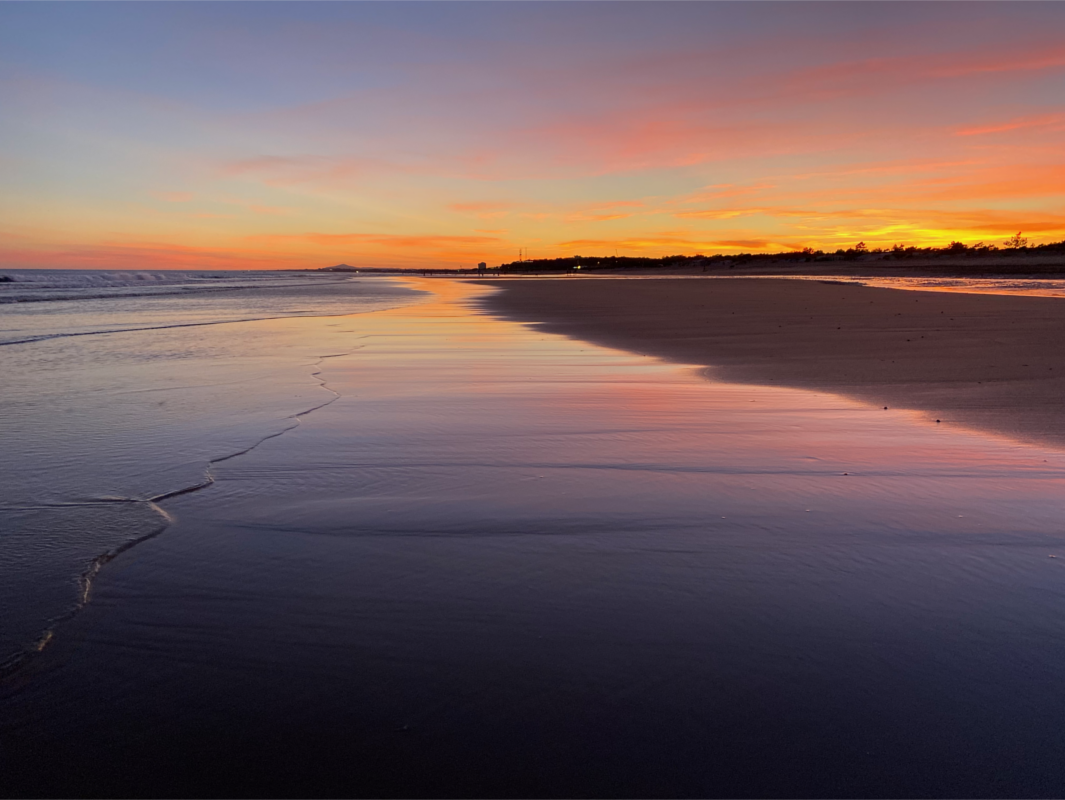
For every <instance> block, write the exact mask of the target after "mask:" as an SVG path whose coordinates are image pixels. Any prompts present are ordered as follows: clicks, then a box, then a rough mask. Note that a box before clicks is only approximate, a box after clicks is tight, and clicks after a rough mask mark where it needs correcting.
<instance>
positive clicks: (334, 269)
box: [320, 264, 359, 272]
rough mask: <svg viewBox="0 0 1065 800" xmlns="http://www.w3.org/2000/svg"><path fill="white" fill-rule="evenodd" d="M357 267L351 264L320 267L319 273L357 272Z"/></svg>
mask: <svg viewBox="0 0 1065 800" xmlns="http://www.w3.org/2000/svg"><path fill="white" fill-rule="evenodd" d="M358 269H359V268H358V267H353V266H351V264H337V265H336V266H335V267H322V268H321V270H320V271H321V272H358Z"/></svg>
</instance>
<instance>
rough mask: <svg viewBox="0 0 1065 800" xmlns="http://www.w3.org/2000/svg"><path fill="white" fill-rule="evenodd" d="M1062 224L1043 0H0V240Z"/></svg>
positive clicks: (745, 237)
mask: <svg viewBox="0 0 1065 800" xmlns="http://www.w3.org/2000/svg"><path fill="white" fill-rule="evenodd" d="M1018 231H1022V232H1023V233H1024V235H1025V236H1027V237H1029V239H1030V240H1032V241H1033V242H1049V241H1060V240H1062V239H1065V4H1063V3H1019V2H1004V3H995V2H949V3H912V2H897V3H874V2H854V3H850V2H828V3H803V2H788V3H779V4H778V3H773V2H746V3H724V2H722V3H717V2H707V3H693V2H684V3H671V2H652V3H641V2H624V3H614V2H587V3H567V2H542V3H521V2H509V3H485V2H477V3H448V2H431V3H419V2H407V3H346V2H343V3H341V2H332V3H315V2H298V3H286V2H270V3H257V2H237V3H61V2H60V3H0V266H5V267H9V268H11V267H59V268H94V269H108V268H114V269H166V268H175V269H242V268H247V269H267V268H294V267H295V268H314V267H321V266H328V265H331V264H336V263H341V262H344V263H348V264H353V265H356V266H366V267H372V266H397V267H427V268H431V267H458V266H465V267H469V266H472V265H474V264H475V263H476V262H478V261H487V262H489V263H490V264H498V263H501V262H509V261H514V260H517V258H518V257H519V252H521V253H527V254H528V257H531V258H548V257H556V256H570V255H612V254H614V253H617V254H618V255H628V256H639V255H647V256H662V255H671V254H680V253H684V254H694V253H704V254H712V253H728V252H741V251H742V252H755V253H759V252H780V251H787V250H792V249H802V248H804V247H812V248H814V249H824V250H835V249H837V248H840V247H843V248H847V247H852V246H854V245H855V244H856V243H857V242H859V241H864V242H865V243H866V245H867V246H869V247H875V246H891V245H894V244H903V245H917V246H925V245H942V244H947V243H949V242H951V241H954V240H958V241H963V242H965V243H966V244H970V245H971V244H976V243H978V242H984V243H989V244H990V243H995V244H1001V242H1002V241H1003V240H1004V239H1005V238H1007V237H1008V236H1010V235H1012V234H1014V233H1016V232H1018Z"/></svg>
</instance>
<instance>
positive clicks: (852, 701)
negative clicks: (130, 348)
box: [0, 281, 1065, 796]
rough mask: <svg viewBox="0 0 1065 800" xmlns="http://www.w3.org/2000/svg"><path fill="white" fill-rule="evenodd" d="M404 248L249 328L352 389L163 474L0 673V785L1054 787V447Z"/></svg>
mask: <svg viewBox="0 0 1065 800" xmlns="http://www.w3.org/2000/svg"><path fill="white" fill-rule="evenodd" d="M409 285H410V286H411V287H412V288H418V289H422V290H426V291H429V292H432V293H433V299H432V300H431V301H429V302H425V303H422V304H420V305H415V306H409V307H403V308H396V309H393V310H388V311H381V312H375V313H369V314H363V315H359V316H358V317H352V318H346V319H350V320H354V321H356V322H357V324H354V323H353V324H351V325H348V324H344V325H343V330H341V329H335V328H332V327H330V326H332V325H336V323H337V321H336V320H322V319H288V320H282V321H277V322H269V323H249V324H247V325H245V326H244V327H241V328H239V329H236V328H235V330H239V331H241V333H240V334H239V335H237V336H236V338H238V339H240V338H243V337H244V336H252V335H253V334H255V332H256V331H258V332H259V334H255V335H265V333H264V331H265V330H267V329H269V331H270V335H271V336H273V337H274V338H273V339H272V341H274V342H284V343H285V345H286V347H287V348H288V349H287V350H283V351H282V352H283V353H284V352H317V353H319V354H322V355H333V356H335V357H331V358H327V359H325V360H323V361H322V362H321V365H320V376H319V377H320V378H321V380H322V381H324V382H325V384H326V386H328V388H329V389H330V390H332V391H334V392H336V393H337V394H338V395H339V398H338V399H337V400H336V402H333V403H331V404H330V405H328V406H325V407H322V408H320V409H318V410H317V411H315V412H313V413H312V414H309V415H307V416H306V417H303V424H301V426H300V427H299V428H296V429H293V430H290V431H288V432H287V433H285V434H284V435H283V436H279V437H276V438H273V439H269V440H267V441H264V442H263V443H262V444H261V445H260V446H258V447H256V448H255V449H254V450H252V451H250V452H249V453H247V454H246V455H243V456H240V457H238V458H233V459H230V460H227V461H224V462H222V463H219V464H217V465H215V467H214V468H213V473H214V478H215V483H214V484H213V485H212V486H211V487H210V488H208V489H206V490H204V491H201V492H196V493H193V494H185V495H180V496H176V497H173V498H170V499H166V500H162V501H160V502H159V506H160V507H161V508H162V509H163V510H164V511H165V512H166V513H167V514H169V515H171V516H172V517H173V518H174V519H175V523H174V524H173V526H172V527H170V528H169V529H167V530H166V532H165V534H164V535H162V536H158V537H156V538H153V539H151V540H149V541H145V542H143V543H142V544H140V545H138V546H137V547H135V548H133V549H131V550H128V551H126V552H125V553H123V554H122V555H121V556H119V557H118V558H116V559H115V560H114V561H112V562H111V563H109V564H107V565H106V567H104V569H103V570H102V572H101V573H100V575H99V576H98V578H97V580H96V582H95V584H94V590H93V598H92V602H91V603H89V604H88V606H86V607H85V609H84V610H83V611H82V612H81V613H80V614H79V615H78V616H77V617H75V618H74V619H73V620H72V621H70V622H68V623H66V624H64V625H63V626H60V628H59V629H58V631H57V635H56V637H55V639H54V641H53V642H52V643H51V644H50V646H49V647H48V648H46V649H45V650H44V652H43V653H42V654H41V655H40V656H38V657H37V658H35V659H33V660H32V661H31V662H30V663H29V664H28V665H27V666H26V667H24V668H23V669H22V670H21V671H19V672H18V673H17V674H16V675H15V676H14V678H12V679H9V680H8V682H7V684H6V687H5V692H4V696H3V700H2V706H0V709H2V711H0V718H2V719H3V720H4V721H3V723H2V724H0V742H2V743H3V746H4V748H5V751H6V755H7V758H8V762H7V763H8V764H11V765H14V769H13V770H10V771H8V772H7V773H6V775H5V777H4V778H3V779H0V786H4V788H5V790H7V791H8V792H9V793H16V794H17V793H20V792H21V793H31V794H109V795H113V794H139V795H203V794H215V795H219V794H225V795H260V796H261V795H274V796H276V795H303V796H306V795H311V796H314V795H332V796H336V795H378V796H380V795H390V796H427V795H433V796H459V795H462V796H470V795H475V796H476V795H493V796H519V795H521V796H530V795H534V796H546V795H552V796H577V795H593V796H622V795H624V796H635V795H647V796H679V795H686V796H713V795H717V796H785V795H786V796H813V795H817V796H869V795H875V796H884V795H893V796H900V795H912V796H929V795H938V796H948V795H949V796H961V795H966V796H974V795H979V796H993V795H1008V796H1017V795H1060V794H1061V792H1062V790H1063V789H1065V765H1063V763H1062V761H1061V759H1060V752H1061V747H1062V745H1063V744H1065V734H1063V733H1062V729H1061V725H1060V721H1061V719H1062V716H1063V714H1065V689H1063V688H1062V687H1061V685H1060V680H1059V677H1058V673H1059V668H1060V663H1061V662H1062V658H1063V657H1065V637H1063V636H1062V633H1063V632H1065V630H1063V628H1065V625H1063V622H1062V619H1063V618H1062V610H1063V608H1065V584H1063V579H1065V573H1063V572H1062V569H1063V568H1065V532H1063V530H1062V525H1061V519H1062V512H1063V511H1065V492H1063V490H1065V454H1062V453H1061V452H1059V451H1055V450H1051V449H1040V448H1035V447H1029V446H1022V445H1019V444H1015V443H1013V442H1010V441H1008V440H1005V439H994V438H990V437H986V436H980V435H976V434H972V433H968V432H964V431H956V430H951V429H948V428H945V427H944V426H942V425H939V426H937V425H935V424H934V423H930V422H929V421H928V420H925V419H924V418H922V417H921V416H920V415H917V414H912V413H907V412H897V411H885V410H883V409H871V408H868V407H865V406H861V405H859V404H857V403H853V402H850V401H846V400H842V399H840V398H837V397H833V396H831V395H823V394H822V395H818V394H813V393H809V392H801V391H795V390H785V389H779V388H770V387H752V386H735V385H727V384H719V383H713V382H711V381H709V380H707V379H706V377H705V376H704V375H703V374H702V371H701V370H698V369H695V368H690V367H683V366H676V365H668V364H663V363H660V362H657V361H655V360H653V359H650V358H644V357H640V356H637V355H633V354H628V353H622V352H618V351H612V350H606V349H603V348H597V347H593V346H591V345H588V344H585V343H582V342H576V341H570V340H566V339H563V338H561V337H557V336H552V335H547V334H544V333H540V332H538V331H536V330H535V329H534V328H530V327H526V326H522V325H517V324H514V323H510V322H506V321H502V320H496V319H492V318H491V317H488V316H486V315H483V314H479V313H477V312H476V308H477V306H476V303H477V297H478V296H479V295H480V294H482V293H484V292H487V291H490V290H489V289H486V288H484V287H478V286H471V285H464V284H461V283H456V282H449V281H426V282H412V283H410V284H409ZM257 326H258V327H257ZM263 326H265V327H263ZM138 335H142V334H138ZM345 337H346V338H345ZM323 341H329V344H330V348H328V353H326V352H323V351H324V350H326V348H323V347H321V346H320V345H321V343H322V342H323ZM334 345H341V347H335V346H334ZM315 348H316V349H315ZM342 353H347V354H346V355H342ZM258 366H261V367H263V368H264V369H266V368H267V367H268V363H267V362H263V363H262V364H259V365H258ZM238 372H239V371H238ZM304 374H306V373H304ZM57 764H61V765H62V767H61V768H59V769H57V768H56V765H57ZM4 781H6V783H4Z"/></svg>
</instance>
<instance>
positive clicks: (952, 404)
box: [482, 278, 1065, 445]
mask: <svg viewBox="0 0 1065 800" xmlns="http://www.w3.org/2000/svg"><path fill="white" fill-rule="evenodd" d="M495 285H497V286H499V287H500V291H499V292H497V293H495V294H493V295H490V296H488V297H487V298H486V299H484V300H483V301H482V302H483V304H484V307H485V309H486V310H488V311H490V312H492V313H495V314H499V315H502V316H505V317H507V318H510V319H514V320H519V321H523V322H529V323H537V324H539V325H541V326H542V327H543V328H544V329H545V330H549V331H551V332H554V333H561V334H565V335H568V336H572V337H576V338H580V339H584V340H586V341H590V342H594V343H596V344H601V345H606V346H610V347H616V348H621V349H625V350H630V351H635V352H638V353H643V354H647V355H651V356H655V357H657V358H662V359H665V360H669V361H675V362H681V363H688V364H701V365H706V366H708V367H711V368H712V372H711V375H712V376H713V377H714V378H716V379H720V380H723V381H728V382H736V383H751V384H765V385H780V386H790V387H799V388H808V389H814V390H823V391H829V392H833V393H837V394H841V395H846V396H849V397H853V398H857V399H859V400H862V401H864V402H868V403H870V404H875V405H881V406H889V407H892V408H897V407H901V408H910V409H916V410H920V411H923V412H926V413H927V414H928V415H929V416H930V418H932V419H937V420H942V422H943V423H945V424H953V425H958V426H963V427H970V428H975V429H979V430H982V431H987V432H992V433H996V434H1004V435H1006V436H1009V437H1012V438H1016V439H1019V440H1023V441H1031V442H1040V443H1044V444H1047V443H1049V444H1054V445H1065V300H1063V299H1058V298H1051V297H1031V296H1001V295H977V294H963V293H956V292H931V291H902V290H895V289H880V288H871V287H866V286H859V285H848V284H836V283H831V282H818V281H797V280H772V279H750V280H745V279H730V280H690V279H688V280H685V279H668V278H663V279H649V280H611V279H597V280H581V279H574V280H507V281H497V282H495Z"/></svg>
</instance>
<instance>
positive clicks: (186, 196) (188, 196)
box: [152, 192, 193, 203]
mask: <svg viewBox="0 0 1065 800" xmlns="http://www.w3.org/2000/svg"><path fill="white" fill-rule="evenodd" d="M152 196H153V197H155V198H157V199H159V200H162V201H164V202H167V203H189V202H191V201H192V199H193V194H192V192H152Z"/></svg>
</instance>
